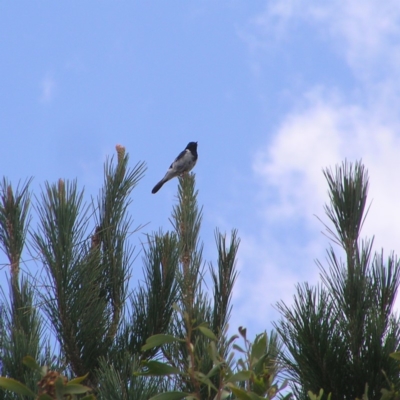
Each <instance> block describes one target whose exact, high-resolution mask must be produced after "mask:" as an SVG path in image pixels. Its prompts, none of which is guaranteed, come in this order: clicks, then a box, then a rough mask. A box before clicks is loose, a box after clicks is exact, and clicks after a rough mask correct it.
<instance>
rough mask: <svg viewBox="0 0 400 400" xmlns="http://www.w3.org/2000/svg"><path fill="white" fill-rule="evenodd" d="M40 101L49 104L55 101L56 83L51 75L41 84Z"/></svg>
mask: <svg viewBox="0 0 400 400" xmlns="http://www.w3.org/2000/svg"><path fill="white" fill-rule="evenodd" d="M40 86H41V94H40V101H42V102H44V103H48V102H50V101H51V100H53V97H54V92H55V89H56V82H55V80H54V78H53V77H52V76H51V75H46V76H45V77H44V78H43V80H42V82H41V84H40Z"/></svg>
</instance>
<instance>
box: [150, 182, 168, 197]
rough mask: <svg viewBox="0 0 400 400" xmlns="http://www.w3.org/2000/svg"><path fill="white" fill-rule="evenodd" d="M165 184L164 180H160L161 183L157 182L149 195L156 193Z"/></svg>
mask: <svg viewBox="0 0 400 400" xmlns="http://www.w3.org/2000/svg"><path fill="white" fill-rule="evenodd" d="M165 182H166V181H165V180H164V179H161V181H160V182H158V183H157V185H156V186H154V187H153V190H152V191H151V193H153V194H154V193H157V192H158V191H159V190H160V189H161V186H162V185H164V183H165Z"/></svg>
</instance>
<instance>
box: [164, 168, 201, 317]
mask: <svg viewBox="0 0 400 400" xmlns="http://www.w3.org/2000/svg"><path fill="white" fill-rule="evenodd" d="M201 219H202V211H201V209H200V210H199V208H198V205H197V191H195V175H194V174H185V175H184V176H182V177H180V178H179V189H178V204H177V205H176V206H175V207H174V209H173V211H172V220H171V223H172V225H173V227H174V229H175V232H176V234H177V236H178V241H179V249H180V262H181V267H182V269H181V274H182V278H181V293H182V301H183V303H184V308H185V311H186V312H188V313H189V316H191V315H192V310H193V306H194V302H195V296H196V291H197V290H198V288H199V286H198V285H199V273H200V268H201V263H202V259H201V252H202V247H200V248H199V247H198V241H199V232H200V226H201Z"/></svg>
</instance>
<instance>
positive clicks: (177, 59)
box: [0, 0, 400, 333]
mask: <svg viewBox="0 0 400 400" xmlns="http://www.w3.org/2000/svg"><path fill="white" fill-rule="evenodd" d="M399 54H400V4H399V3H398V1H395V0H387V1H385V2H384V3H382V2H379V1H377V0H353V1H352V2H342V1H339V0H327V1H325V2H320V1H317V0H310V1H308V2H300V1H298V0H279V1H272V0H271V1H253V2H250V1H245V0H241V1H240V0H231V1H222V0H221V1H211V0H204V1H200V0H198V1H189V0H188V1H185V2H182V1H175V0H170V1H168V2H154V1H153V2H152V1H148V2H145V1H136V2H134V1H93V0H86V1H85V2H77V1H75V2H68V3H67V2H63V1H59V2H51V1H35V2H32V1H28V0H21V1H19V2H11V1H3V2H1V3H0V134H1V138H2V146H1V150H0V152H1V157H0V172H1V175H4V176H6V177H7V178H8V179H10V180H11V181H12V182H13V183H14V184H16V183H18V181H19V180H24V179H25V178H27V177H30V176H33V177H34V181H33V184H32V190H33V191H35V192H37V190H38V188H39V187H40V186H43V183H44V182H45V181H50V182H55V181H56V180H57V179H58V178H64V179H74V178H77V179H78V182H79V185H80V186H81V187H85V191H86V194H87V199H88V200H89V199H90V196H95V195H96V194H97V193H98V189H99V187H100V185H101V182H102V168H103V162H104V160H105V159H106V157H107V156H111V155H113V154H114V153H115V145H116V144H122V145H123V146H125V147H126V149H127V151H128V152H129V154H130V157H131V162H132V164H134V163H136V162H137V161H145V162H146V163H147V167H148V169H147V172H146V175H145V177H144V179H143V180H142V181H141V182H140V184H139V186H138V188H137V189H136V190H135V191H134V192H133V204H132V207H131V210H130V211H131V214H132V216H133V218H134V219H135V222H136V223H137V224H146V223H148V225H147V226H146V228H145V229H144V232H151V231H155V230H158V229H159V228H160V227H162V228H163V229H164V230H166V229H169V228H170V224H169V222H168V218H169V216H170V212H171V208H172V205H173V204H175V193H176V187H177V181H176V180H174V181H171V182H168V183H167V184H166V185H165V186H164V187H163V188H162V190H160V192H159V193H157V194H156V195H152V194H151V193H150V192H151V189H152V187H153V186H154V184H155V183H156V182H157V181H158V180H159V179H160V178H161V177H162V176H163V175H164V173H165V171H166V169H167V167H168V166H169V165H170V163H171V161H173V159H174V158H175V157H176V155H177V154H178V153H179V152H180V151H181V150H183V148H184V147H185V146H186V144H187V143H188V142H189V141H198V142H199V148H198V151H199V161H198V164H197V166H196V168H195V170H194V171H195V172H196V177H197V188H198V190H199V202H200V204H201V205H203V207H204V219H203V228H202V238H203V241H204V244H205V258H206V259H207V260H208V261H214V262H215V257H216V249H215V246H214V228H215V227H220V228H221V229H222V230H226V231H227V232H229V231H230V230H231V229H232V228H237V229H238V230H239V236H240V237H241V240H242V242H241V247H240V251H239V258H238V267H239V270H240V276H239V278H238V281H237V285H236V288H235V293H234V309H233V314H232V321H231V327H232V330H234V329H236V327H237V326H239V325H245V326H247V327H248V328H249V331H250V332H252V333H256V332H260V331H263V330H264V329H270V327H271V321H273V320H276V319H277V317H278V314H277V312H276V310H275V309H274V307H273V305H274V304H275V303H276V302H277V301H278V300H280V299H283V300H284V301H286V302H288V303H290V302H291V301H292V298H293V294H294V293H295V290H294V285H295V284H296V283H297V282H303V281H309V282H311V283H316V282H318V268H317V267H316V265H315V262H314V261H315V259H317V258H318V259H320V260H322V261H323V260H324V258H325V255H324V251H325V248H326V247H327V245H328V241H327V239H326V238H325V237H324V236H323V235H321V231H322V230H323V226H322V225H321V223H320V222H319V221H318V220H317V218H316V217H315V215H318V216H319V217H321V218H322V219H323V220H325V221H326V218H325V217H324V213H323V205H324V203H325V202H326V201H327V187H326V184H325V181H324V178H323V175H322V168H325V167H328V166H335V164H337V163H341V161H342V160H344V159H345V158H347V159H348V160H351V161H354V160H358V159H360V158H362V159H363V161H364V163H365V164H366V167H367V168H368V170H369V173H370V177H371V189H370V199H371V200H373V204H372V208H371V211H370V213H369V217H368V219H367V223H366V225H365V229H364V234H365V235H367V236H370V235H372V234H375V235H376V238H375V245H376V249H377V250H379V249H380V248H382V247H383V248H384V249H385V251H386V254H388V253H389V251H392V250H394V251H395V252H396V251H398V250H399V243H400V233H399V229H398V228H397V227H398V226H399V223H400V215H399V213H397V205H398V199H399V195H400V190H399V185H398V184H397V180H398V175H399V172H398V171H400V157H399V155H398V154H399V148H400V130H399V128H400V116H399V113H398V110H399V108H400V78H399V74H398V70H399V67H400V57H399ZM140 239H141V235H140V234H138V235H137V236H136V237H134V238H133V239H132V240H133V241H134V243H137V244H138V245H139V243H140ZM1 259H2V258H1V257H0V260H1ZM3 260H4V259H3ZM3 262H5V260H4V261H3ZM24 268H25V270H29V269H30V268H33V267H32V266H31V265H30V264H27V265H26V266H25V267H24ZM141 268H142V264H141V260H140V256H139V258H138V259H137V261H136V263H135V265H134V271H135V272H136V273H137V276H138V277H139V276H140V275H141ZM7 273H8V269H7V268H4V269H3V270H1V271H0V280H1V281H2V282H4V277H5V275H6V274H7ZM133 279H135V278H133Z"/></svg>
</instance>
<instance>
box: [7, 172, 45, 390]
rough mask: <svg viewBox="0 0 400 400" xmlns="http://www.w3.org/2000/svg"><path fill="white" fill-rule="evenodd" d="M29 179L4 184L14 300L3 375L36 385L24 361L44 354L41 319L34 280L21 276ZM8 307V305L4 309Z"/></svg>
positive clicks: (26, 223)
mask: <svg viewBox="0 0 400 400" xmlns="http://www.w3.org/2000/svg"><path fill="white" fill-rule="evenodd" d="M30 182H31V179H29V180H28V181H27V182H26V183H25V184H24V185H23V186H22V188H21V189H20V188H19V187H17V190H15V191H14V190H13V188H12V185H11V184H10V183H9V182H8V181H7V180H6V179H5V178H3V180H2V182H1V183H0V192H1V194H0V247H1V248H2V250H3V251H4V253H5V254H6V256H7V257H8V260H9V262H10V281H9V282H10V293H9V294H10V302H8V301H7V300H6V301H5V303H4V305H2V307H1V308H2V312H1V319H2V320H4V321H2V326H3V327H4V331H3V332H2V334H3V335H4V336H3V337H2V346H1V347H2V358H3V359H2V367H3V373H2V375H9V376H11V377H13V378H15V379H19V380H21V381H23V382H25V383H26V384H27V385H28V386H30V387H34V384H35V383H34V381H35V377H34V375H35V374H34V373H31V372H28V371H27V370H26V368H25V367H24V366H23V364H22V358H23V357H24V356H26V355H27V354H29V355H31V356H32V357H34V358H36V359H37V358H38V357H39V353H40V333H41V320H40V318H39V316H38V313H37V312H36V310H35V308H34V305H33V303H34V294H33V288H32V286H31V284H30V282H29V281H28V280H27V279H25V278H24V277H23V276H21V275H20V263H21V256H22V252H23V249H24V246H25V240H26V234H27V231H28V227H29V204H30V193H29V190H28V189H29V184H30ZM3 306H4V308H3Z"/></svg>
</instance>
